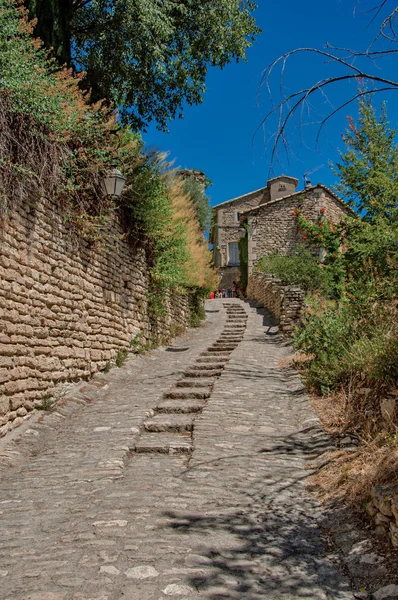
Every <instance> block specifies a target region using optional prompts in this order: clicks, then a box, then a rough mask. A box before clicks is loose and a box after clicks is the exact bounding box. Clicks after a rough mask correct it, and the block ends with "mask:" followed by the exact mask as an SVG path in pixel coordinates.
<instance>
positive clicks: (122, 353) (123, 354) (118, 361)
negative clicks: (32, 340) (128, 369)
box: [115, 348, 129, 368]
mask: <svg viewBox="0 0 398 600" xmlns="http://www.w3.org/2000/svg"><path fill="white" fill-rule="evenodd" d="M128 355H129V352H128V350H127V349H126V348H120V350H118V351H117V354H116V357H115V365H116V366H117V367H119V368H120V367H122V366H123V365H124V363H125V362H126V359H127V357H128Z"/></svg>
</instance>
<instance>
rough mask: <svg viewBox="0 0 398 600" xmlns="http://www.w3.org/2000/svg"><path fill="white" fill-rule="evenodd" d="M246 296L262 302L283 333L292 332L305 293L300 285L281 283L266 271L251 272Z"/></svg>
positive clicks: (288, 333) (299, 313) (298, 316)
mask: <svg viewBox="0 0 398 600" xmlns="http://www.w3.org/2000/svg"><path fill="white" fill-rule="evenodd" d="M247 296H248V298H251V299H253V300H256V301H257V302H259V303H260V304H262V306H264V307H265V308H266V309H267V310H268V311H269V312H270V313H271V314H272V315H273V317H274V318H275V319H276V322H277V323H278V325H279V329H280V331H281V332H282V333H283V334H284V335H290V334H291V333H292V331H293V329H294V327H295V325H296V324H297V322H298V320H299V319H300V315H301V310H302V308H303V304H304V298H305V293H304V291H303V290H302V289H301V288H300V287H298V286H294V285H283V283H282V282H281V281H280V280H279V279H277V278H276V277H274V276H273V275H269V274H268V273H252V274H251V275H250V276H249V281H248V286H247Z"/></svg>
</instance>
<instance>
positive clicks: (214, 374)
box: [184, 369, 222, 377]
mask: <svg viewBox="0 0 398 600" xmlns="http://www.w3.org/2000/svg"><path fill="white" fill-rule="evenodd" d="M221 373H222V369H217V371H216V370H212V371H194V370H191V371H188V370H187V371H184V375H185V377H220V375H221Z"/></svg>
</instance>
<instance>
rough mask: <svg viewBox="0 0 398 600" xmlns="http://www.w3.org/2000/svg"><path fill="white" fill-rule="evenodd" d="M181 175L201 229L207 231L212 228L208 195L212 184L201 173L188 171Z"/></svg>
mask: <svg viewBox="0 0 398 600" xmlns="http://www.w3.org/2000/svg"><path fill="white" fill-rule="evenodd" d="M181 175H182V177H183V184H182V188H183V190H184V192H185V193H186V194H188V196H189V197H190V199H191V202H192V205H193V207H194V209H195V212H196V216H197V218H198V221H199V224H200V227H201V229H202V230H203V231H205V230H206V229H209V226H210V216H211V207H210V199H209V197H208V196H207V195H206V188H207V187H208V186H209V185H211V182H210V181H209V180H208V179H207V178H206V176H205V175H204V173H202V172H201V171H195V170H193V171H189V170H186V171H182V172H181ZM201 176H202V177H201Z"/></svg>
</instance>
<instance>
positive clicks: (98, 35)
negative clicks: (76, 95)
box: [25, 0, 260, 129]
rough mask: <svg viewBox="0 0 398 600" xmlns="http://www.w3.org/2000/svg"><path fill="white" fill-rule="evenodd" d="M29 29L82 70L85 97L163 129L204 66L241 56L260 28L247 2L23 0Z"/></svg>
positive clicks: (196, 97)
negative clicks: (30, 24) (29, 19)
mask: <svg viewBox="0 0 398 600" xmlns="http://www.w3.org/2000/svg"><path fill="white" fill-rule="evenodd" d="M25 2H26V5H27V7H28V9H29V11H30V15H31V17H37V19H38V21H37V26H36V34H37V35H38V36H39V37H40V38H41V39H42V40H44V43H45V44H46V45H47V46H48V47H49V46H52V47H53V48H54V52H55V53H56V56H57V58H58V59H59V60H61V61H66V62H67V64H68V66H73V68H74V70H75V71H77V72H81V71H85V72H86V76H85V81H84V83H85V85H86V87H87V88H90V89H91V100H94V101H96V100H99V99H102V98H106V99H107V100H108V101H113V102H114V103H115V105H116V106H118V107H120V110H121V118H122V119H123V121H124V122H125V123H130V124H131V125H132V127H133V128H134V129H145V127H146V126H147V125H148V124H149V123H150V122H151V121H152V120H154V121H156V122H157V124H158V126H159V128H161V129H166V128H167V123H168V122H169V121H170V120H171V119H173V118H175V117H176V116H179V117H181V116H182V105H183V104H184V103H187V104H188V105H193V104H197V103H199V102H201V101H202V97H203V93H204V90H205V79H206V74H207V71H208V68H209V66H213V67H214V66H216V67H220V68H223V67H224V66H225V65H226V64H228V63H229V62H230V61H231V60H234V59H235V60H237V61H239V60H240V59H245V56H246V50H247V48H248V47H249V46H250V45H251V44H252V42H253V41H254V37H255V35H256V34H258V33H260V30H259V28H258V27H256V25H255V20H254V17H253V15H252V11H253V10H255V8H256V4H255V3H254V2H253V0H25Z"/></svg>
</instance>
